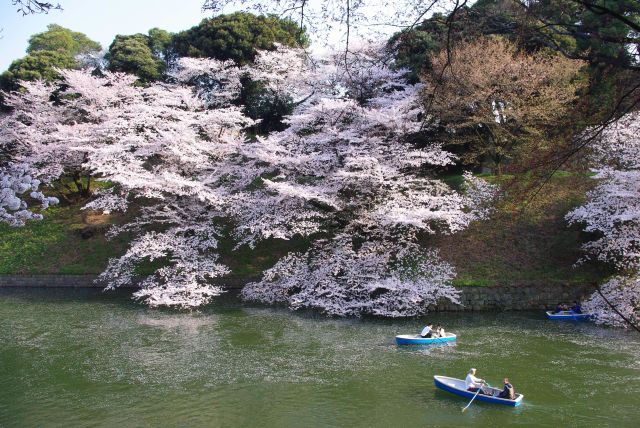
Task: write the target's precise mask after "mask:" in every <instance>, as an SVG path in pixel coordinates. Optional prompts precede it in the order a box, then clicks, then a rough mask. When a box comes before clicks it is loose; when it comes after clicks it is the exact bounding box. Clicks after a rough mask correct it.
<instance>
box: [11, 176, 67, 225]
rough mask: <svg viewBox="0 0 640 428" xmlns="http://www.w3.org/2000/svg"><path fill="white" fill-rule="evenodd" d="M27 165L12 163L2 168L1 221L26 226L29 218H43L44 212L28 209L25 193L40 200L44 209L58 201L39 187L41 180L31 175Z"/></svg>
mask: <svg viewBox="0 0 640 428" xmlns="http://www.w3.org/2000/svg"><path fill="white" fill-rule="evenodd" d="M30 172H31V171H30V169H29V168H28V167H27V166H25V165H15V164H14V165H11V166H10V167H4V168H0V222H4V223H8V224H9V225H11V226H24V224H25V223H26V222H27V221H28V220H41V219H42V214H38V213H34V212H33V211H31V210H29V209H28V204H27V201H25V199H24V196H23V195H24V194H26V193H27V192H29V193H28V194H29V196H30V197H31V199H33V200H35V201H38V202H40V207H41V208H42V209H47V208H48V207H49V205H55V204H57V203H58V199H57V198H54V197H47V196H45V195H44V194H43V193H42V192H40V191H39V190H38V189H39V187H40V180H38V179H37V178H34V177H33V176H31V175H30Z"/></svg>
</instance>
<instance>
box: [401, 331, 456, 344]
mask: <svg viewBox="0 0 640 428" xmlns="http://www.w3.org/2000/svg"><path fill="white" fill-rule="evenodd" d="M456 338H457V336H456V335H455V334H453V333H445V336H444V337H422V336H420V335H419V334H399V335H397V336H396V344H398V345H433V344H436V343H446V342H453V341H454V340H456Z"/></svg>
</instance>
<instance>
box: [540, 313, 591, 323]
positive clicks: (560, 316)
mask: <svg viewBox="0 0 640 428" xmlns="http://www.w3.org/2000/svg"><path fill="white" fill-rule="evenodd" d="M547 318H548V319H550V320H554V321H589V319H590V318H591V314H576V313H575V312H571V311H563V312H559V313H554V312H552V311H547Z"/></svg>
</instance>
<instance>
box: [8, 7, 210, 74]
mask: <svg viewBox="0 0 640 428" xmlns="http://www.w3.org/2000/svg"><path fill="white" fill-rule="evenodd" d="M51 2H52V3H56V1H53V0H51ZM57 3H60V5H61V6H62V7H63V9H64V10H62V11H59V10H54V11H51V12H50V13H49V14H48V15H28V16H22V14H21V13H17V12H16V6H12V5H11V0H0V28H2V32H1V33H0V36H1V37H2V38H1V39H0V72H2V71H4V70H6V69H7V67H9V65H10V64H11V62H12V61H13V60H15V59H18V58H21V57H23V56H24V55H25V49H26V48H27V42H28V40H29V37H30V36H31V35H33V34H36V33H41V32H43V31H45V30H46V29H47V25H49V24H59V25H62V26H63V27H67V28H69V29H71V30H73V31H80V32H82V33H85V34H86V35H87V36H89V38H90V39H92V40H95V41H97V42H100V44H102V47H103V48H108V47H109V45H110V44H111V42H112V40H113V38H114V37H115V36H116V34H135V33H146V32H147V31H148V30H149V29H150V28H153V27H159V28H162V29H164V30H167V31H170V32H176V31H181V30H186V29H188V28H191V27H193V26H194V25H197V24H198V23H199V22H200V21H201V20H202V19H203V18H207V17H209V16H211V14H210V12H206V13H203V12H202V10H201V8H202V4H203V3H204V2H203V0H57Z"/></svg>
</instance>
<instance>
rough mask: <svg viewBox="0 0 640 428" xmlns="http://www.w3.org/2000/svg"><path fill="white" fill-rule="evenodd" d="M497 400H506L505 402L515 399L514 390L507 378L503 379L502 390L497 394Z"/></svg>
mask: <svg viewBox="0 0 640 428" xmlns="http://www.w3.org/2000/svg"><path fill="white" fill-rule="evenodd" d="M498 398H506V399H507V400H515V399H516V390H515V389H514V388H513V385H511V383H509V378H506V377H505V378H504V389H503V390H502V392H500V394H498Z"/></svg>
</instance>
